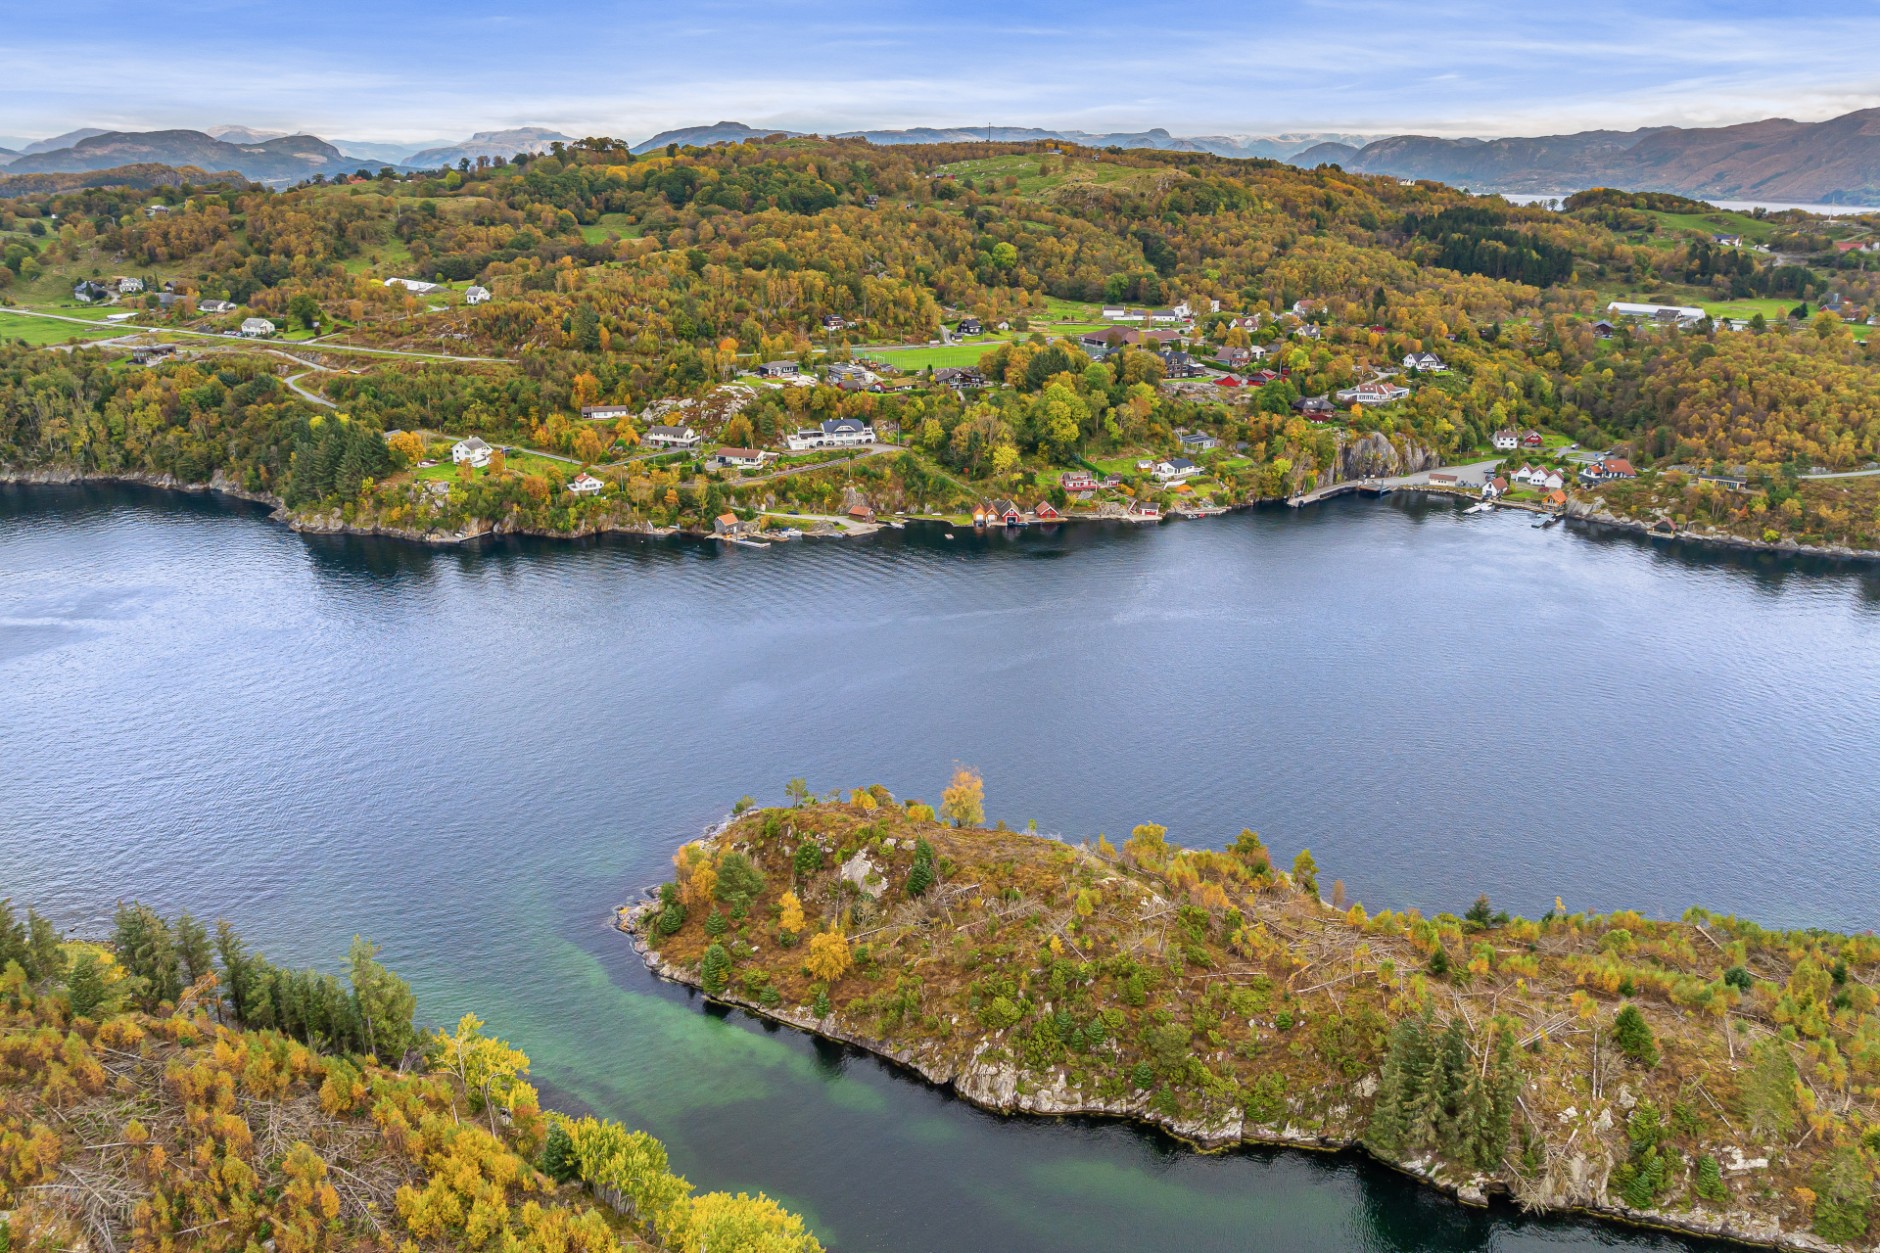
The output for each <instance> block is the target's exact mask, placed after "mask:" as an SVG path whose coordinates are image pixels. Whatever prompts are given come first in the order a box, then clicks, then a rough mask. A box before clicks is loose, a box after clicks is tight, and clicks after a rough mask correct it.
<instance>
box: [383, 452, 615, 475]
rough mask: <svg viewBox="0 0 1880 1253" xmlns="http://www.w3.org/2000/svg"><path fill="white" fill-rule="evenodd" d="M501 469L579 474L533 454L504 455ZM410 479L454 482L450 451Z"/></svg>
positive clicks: (561, 462) (575, 469)
mask: <svg viewBox="0 0 1880 1253" xmlns="http://www.w3.org/2000/svg"><path fill="white" fill-rule="evenodd" d="M503 468H504V469H506V470H514V471H515V472H517V473H518V474H546V473H547V472H548V471H549V470H550V469H551V468H553V469H559V470H560V471H561V472H562V474H563V475H564V476H565V477H567V478H573V477H574V476H575V475H576V474H578V473H579V472H580V471H579V469H578V468H577V467H576V466H574V465H571V464H570V463H568V462H566V461H555V460H552V459H550V458H548V457H538V456H536V455H535V454H533V453H527V452H507V453H504V454H503ZM475 473H476V474H477V475H479V476H481V475H486V474H488V473H489V471H488V470H477V471H475ZM412 477H414V478H419V479H446V480H454V479H455V478H456V477H457V466H456V463H454V462H452V461H451V460H450V450H449V449H448V448H446V449H445V450H444V451H443V456H442V459H440V460H439V461H438V463H437V464H436V465H434V466H425V467H424V468H422V469H418V470H413V471H412Z"/></svg>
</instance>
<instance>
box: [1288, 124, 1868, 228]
mask: <svg viewBox="0 0 1880 1253" xmlns="http://www.w3.org/2000/svg"><path fill="white" fill-rule="evenodd" d="M1291 160H1292V163H1293V164H1295V165H1302V166H1313V165H1318V164H1320V163H1322V162H1335V163H1337V164H1339V165H1342V166H1343V167H1344V168H1346V169H1348V170H1352V171H1355V172H1357V173H1362V174H1388V175H1391V176H1393V177H1396V178H1428V179H1435V180H1437V181H1439V182H1444V183H1449V184H1452V185H1454V186H1458V187H1468V188H1471V189H1472V190H1475V191H1506V192H1526V193H1534V192H1568V191H1578V190H1580V189H1582V188H1586V187H1622V188H1625V189H1626V190H1628V191H1668V192H1675V193H1677V194H1679V195H1682V196H1694V197H1697V198H1699V199H1705V200H1768V201H1778V202H1780V201H1793V202H1800V203H1824V204H1836V203H1839V204H1869V205H1871V204H1880V109H1863V110H1861V111H1859V112H1857V113H1849V114H1845V115H1843V116H1841V117H1837V118H1831V119H1830V120H1828V121H1826V122H1795V121H1791V120H1790V119H1788V118H1769V119H1766V120H1764V121H1761V122H1746V123H1743V124H1741V125H1737V126H1714V127H1692V128H1684V127H1676V126H1654V127H1646V128H1644V129H1641V130H1635V131H1580V132H1578V133H1576V134H1571V135H1543V136H1540V137H1538V138H1528V139H1523V138H1510V139H1488V140H1483V139H1437V138H1433V137H1431V136H1427V135H1397V136H1393V137H1391V138H1387V139H1378V140H1373V141H1372V142H1370V143H1368V144H1366V145H1364V147H1362V148H1359V149H1356V150H1355V151H1354V150H1352V149H1350V148H1349V147H1346V146H1343V145H1337V144H1319V145H1317V146H1315V147H1311V148H1307V149H1305V150H1304V151H1302V152H1300V153H1298V154H1296V155H1295V156H1293V157H1292V158H1291Z"/></svg>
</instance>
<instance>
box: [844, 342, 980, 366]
mask: <svg viewBox="0 0 1880 1253" xmlns="http://www.w3.org/2000/svg"><path fill="white" fill-rule="evenodd" d="M1002 342H1004V341H1002V340H986V341H981V342H978V343H972V344H943V345H941V346H940V347H938V348H925V347H923V348H872V347H871V348H868V349H866V352H867V353H868V355H869V356H871V357H875V356H878V357H880V358H881V359H882V360H883V361H885V362H887V363H888V364H889V365H892V366H894V367H895V368H896V369H898V370H906V371H913V370H924V369H926V368H927V367H928V366H933V367H934V368H935V369H947V368H950V367H960V366H976V365H978V364H979V358H981V357H983V356H985V355H986V354H987V353H988V352H991V351H992V350H993V349H994V348H997V347H998V346H999V345H1000V343H1002Z"/></svg>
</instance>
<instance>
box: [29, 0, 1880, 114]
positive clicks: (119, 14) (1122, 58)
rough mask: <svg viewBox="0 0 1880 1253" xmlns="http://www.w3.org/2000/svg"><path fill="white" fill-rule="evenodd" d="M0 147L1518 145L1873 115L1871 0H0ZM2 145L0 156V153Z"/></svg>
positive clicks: (1876, 64) (1875, 80)
mask: <svg viewBox="0 0 1880 1253" xmlns="http://www.w3.org/2000/svg"><path fill="white" fill-rule="evenodd" d="M6 8H7V9H10V10H12V11H11V12H10V13H8V14H7V16H6V18H5V21H4V25H3V26H0V136H6V137H12V138H40V137H45V136H49V135H52V134H56V133H59V132H62V131H66V130H70V129H73V128H76V127H80V126H98V127H104V128H106V129H125V130H150V129H161V128H170V127H187V128H192V129H202V128H205V127H209V126H215V125H223V124H231V123H233V124H240V125H247V126H253V127H256V128H258V129H266V130H288V131H305V132H309V133H312V134H318V135H321V136H324V137H326V138H329V139H335V138H353V139H360V140H388V141H413V142H416V141H425V140H432V139H461V138H464V137H465V136H467V135H468V134H469V133H470V132H472V131H476V130H490V129H502V128H506V127H511V126H519V125H544V126H549V127H553V128H555V129H558V130H561V131H564V132H566V133H568V134H571V135H575V136H581V135H590V134H608V135H614V136H616V137H619V138H624V139H628V140H631V141H638V140H641V139H644V138H646V137H648V136H650V135H652V134H653V133H655V132H657V131H659V130H662V129H666V128H668V127H673V126H685V125H694V124H698V123H706V122H714V121H719V120H730V121H740V122H745V123H748V124H750V125H753V126H759V127H777V128H780V129H782V128H788V129H796V130H815V131H825V132H826V131H834V130H842V129H849V128H860V127H868V126H872V127H897V126H916V125H970V124H976V123H977V124H983V123H986V122H988V121H991V122H997V123H999V124H1001V125H1015V126H1021V125H1022V126H1050V127H1060V128H1067V129H1069V128H1076V129H1084V130H1141V129H1147V128H1150V127H1154V126H1161V127H1166V128H1167V129H1169V130H1171V131H1173V132H1174V133H1176V134H1241V135H1268V134H1279V133H1285V132H1298V131H1314V132H1322V131H1332V132H1346V133H1374V134H1399V133H1406V132H1414V133H1421V134H1439V135H1481V136H1494V135H1509V134H1545V133H1552V132H1561V131H1571V130H1583V129H1590V128H1595V127H1611V128H1614V129H1625V130H1629V129H1632V128H1634V127H1637V126H1645V125H1659V124H1674V125H1717V124H1725V123H1730V122H1738V121H1749V120H1754V119H1757V118H1761V117H1769V116H1781V117H1793V118H1798V119H1802V120H1809V121H1813V120H1820V119H1823V118H1827V117H1832V116H1835V115H1837V114H1840V113H1845V112H1848V111H1850V110H1853V109H1859V108H1866V107H1871V106H1875V105H1880V55H1876V52H1877V51H1880V0H1841V2H1840V3H1838V4H1833V5H1775V4H1769V3H1767V0H1758V2H1756V3H1748V2H1745V0H1713V2H1711V3H1698V2H1695V0H1649V2H1648V3H1643V4H1641V3H1638V2H1637V0H1624V2H1615V0H1578V2H1576V3H1571V4H1565V3H1559V2H1558V0H1418V2H1417V3H1406V2H1402V0H1284V2H1281V3H1268V4H1247V3H1233V4H1227V3H1218V2H1217V0H1188V2H1186V3H1180V4H1174V3H1168V2H1167V0H1080V2H1078V3H1065V2H1060V0H1047V2H1038V0H996V2H995V0H951V2H950V3H945V4H942V3H934V2H931V0H930V2H929V3H924V4H908V3H898V2H897V0H873V2H871V3H859V2H857V0H821V2H819V3H814V4H810V3H802V2H801V0H779V2H774V3H767V4H762V5H753V4H739V3H725V2H722V0H703V2H697V0H693V2H688V3H666V4H651V3H646V2H645V0H631V2H627V0H529V3H526V4H516V3H509V4H503V3H493V2H491V0H318V3H301V4H281V3H279V2H278V0H265V2H263V0H151V2H150V3H147V4H145V5H142V6H131V7H126V6H125V5H124V4H123V3H122V0H113V2H112V3H109V4H106V3H103V2H102V0H58V2H57V3H33V2H31V0H19V2H18V3H13V4H8V5H7V6H6ZM4 142H5V140H4V139H0V143H4Z"/></svg>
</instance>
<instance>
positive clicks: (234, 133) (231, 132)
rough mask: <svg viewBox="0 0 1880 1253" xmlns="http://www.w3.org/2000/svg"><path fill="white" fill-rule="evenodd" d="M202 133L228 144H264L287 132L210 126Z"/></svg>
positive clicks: (282, 136) (281, 136) (279, 137)
mask: <svg viewBox="0 0 1880 1253" xmlns="http://www.w3.org/2000/svg"><path fill="white" fill-rule="evenodd" d="M203 134H205V135H208V136H209V137H210V138H211V139H219V140H221V141H222V142H223V143H228V144H265V143H267V142H268V140H270V139H281V138H284V137H285V136H286V135H287V132H286V131H258V130H256V129H255V128H254V127H252V126H211V127H209V128H208V129H207V130H205V131H204V132H203Z"/></svg>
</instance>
